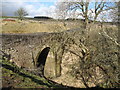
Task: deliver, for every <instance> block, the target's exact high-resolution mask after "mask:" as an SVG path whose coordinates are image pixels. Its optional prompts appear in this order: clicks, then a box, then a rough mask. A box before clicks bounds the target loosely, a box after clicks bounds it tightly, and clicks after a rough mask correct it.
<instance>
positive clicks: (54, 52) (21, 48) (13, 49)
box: [1, 30, 86, 77]
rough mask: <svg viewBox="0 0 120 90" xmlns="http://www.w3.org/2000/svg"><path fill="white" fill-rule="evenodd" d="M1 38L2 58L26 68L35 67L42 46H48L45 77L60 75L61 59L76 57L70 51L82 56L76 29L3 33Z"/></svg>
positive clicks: (78, 34)
mask: <svg viewBox="0 0 120 90" xmlns="http://www.w3.org/2000/svg"><path fill="white" fill-rule="evenodd" d="M1 39H2V50H1V52H2V56H3V57H2V59H5V58H6V59H8V60H10V61H11V62H13V63H15V64H16V65H17V66H19V67H20V68H25V69H27V70H35V69H36V68H37V67H36V64H37V59H38V56H39V54H40V53H41V51H42V50H43V49H44V48H46V47H49V48H50V52H49V54H48V56H47V60H46V65H45V70H44V74H45V76H47V77H54V76H60V75H61V70H62V69H63V67H64V66H63V67H61V63H62V60H65V59H66V58H67V57H69V59H73V58H77V57H76V55H75V56H74V55H70V53H71V52H76V51H77V52H76V53H78V54H79V55H80V56H81V57H83V55H82V51H84V50H85V49H84V47H83V46H79V47H78V45H77V44H76V43H79V45H80V43H81V42H80V41H81V39H82V37H81V36H80V33H78V31H77V30H76V31H74V32H73V31H72V32H71V31H68V32H66V33H64V32H62V33H34V34H3V35H2V37H1ZM73 40H74V41H73ZM76 47H77V48H76ZM85 52H86V51H85ZM73 54H75V53H73ZM68 61H69V60H68ZM63 71H64V70H63ZM62 74H63V73H62Z"/></svg>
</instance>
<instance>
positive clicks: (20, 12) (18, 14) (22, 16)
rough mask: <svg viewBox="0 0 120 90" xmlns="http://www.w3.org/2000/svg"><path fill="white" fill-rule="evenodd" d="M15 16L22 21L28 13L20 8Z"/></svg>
mask: <svg viewBox="0 0 120 90" xmlns="http://www.w3.org/2000/svg"><path fill="white" fill-rule="evenodd" d="M15 15H16V16H18V17H19V19H20V20H21V21H22V20H23V19H24V16H27V15H28V12H27V11H26V10H25V9H24V8H22V7H21V8H19V9H18V10H17V11H16V12H15Z"/></svg>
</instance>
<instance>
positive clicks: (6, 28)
mask: <svg viewBox="0 0 120 90" xmlns="http://www.w3.org/2000/svg"><path fill="white" fill-rule="evenodd" d="M1 23H2V24H1V25H2V29H1V30H0V32H1V33H35V32H60V31H64V30H67V29H72V28H78V27H80V23H78V22H66V26H64V24H63V23H62V22H60V21H50V20H48V21H31V20H25V21H18V20H16V22H11V21H2V22H1Z"/></svg>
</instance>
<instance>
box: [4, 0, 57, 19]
mask: <svg viewBox="0 0 120 90" xmlns="http://www.w3.org/2000/svg"><path fill="white" fill-rule="evenodd" d="M5 1H6V0H5ZM7 1H10V0H7ZM13 1H16V0H13ZM19 1H20V0H19ZM36 1H37V0H36ZM46 3H47V2H46ZM48 3H49V2H48ZM20 7H23V8H25V9H26V10H27V12H28V13H29V16H32V17H34V16H37V15H39V16H40V15H41V16H50V17H54V11H55V5H54V4H53V5H49V4H48V5H45V4H44V3H40V2H39V3H34V4H33V3H25V2H24V1H23V0H21V1H20V2H3V3H2V13H4V15H8V16H14V12H15V11H16V10H17V9H19V8H20ZM29 16H28V17H29Z"/></svg>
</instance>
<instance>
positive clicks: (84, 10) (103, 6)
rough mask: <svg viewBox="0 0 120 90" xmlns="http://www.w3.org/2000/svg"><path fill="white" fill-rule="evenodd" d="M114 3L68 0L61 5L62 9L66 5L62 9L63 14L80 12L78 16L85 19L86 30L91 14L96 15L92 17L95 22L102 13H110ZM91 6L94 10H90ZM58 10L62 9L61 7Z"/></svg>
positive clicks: (101, 0) (100, 0)
mask: <svg viewBox="0 0 120 90" xmlns="http://www.w3.org/2000/svg"><path fill="white" fill-rule="evenodd" d="M113 3H114V2H109V3H108V2H105V1H104V0H99V1H97V0H96V2H89V0H85V1H84V0H76V2H68V1H67V0H66V1H64V2H62V3H61V4H60V5H61V7H62V8H64V7H63V5H65V8H64V9H63V10H62V9H61V10H62V12H70V11H76V10H79V11H80V13H79V14H78V16H82V17H83V18H84V19H85V28H86V26H87V24H88V21H89V17H90V15H91V13H93V14H94V16H92V17H93V21H94V22H95V21H96V19H97V17H98V16H99V15H100V13H101V12H103V11H108V10H110V9H113V8H114V7H113V6H112V5H113ZM111 4H112V5H111ZM91 5H92V6H93V7H94V8H90V6H91ZM58 8H60V6H59V7H58ZM65 9H67V10H65ZM61 14H62V13H61ZM65 15H66V14H65Z"/></svg>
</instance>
